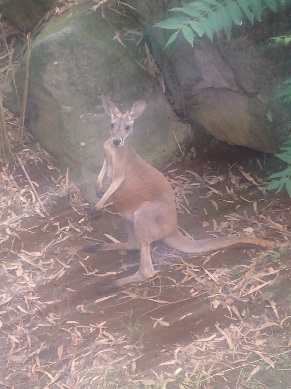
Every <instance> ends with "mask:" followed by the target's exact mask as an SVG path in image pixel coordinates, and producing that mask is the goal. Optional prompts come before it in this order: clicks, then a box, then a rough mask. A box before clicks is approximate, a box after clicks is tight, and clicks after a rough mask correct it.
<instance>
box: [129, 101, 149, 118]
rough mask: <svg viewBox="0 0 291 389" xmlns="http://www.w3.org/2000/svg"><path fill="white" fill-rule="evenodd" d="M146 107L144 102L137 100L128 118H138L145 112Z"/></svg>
mask: <svg viewBox="0 0 291 389" xmlns="http://www.w3.org/2000/svg"><path fill="white" fill-rule="evenodd" d="M146 106H147V103H146V102H145V101H144V100H138V101H136V102H135V103H134V104H133V106H132V109H131V112H130V114H129V116H130V118H131V119H132V120H134V119H136V118H138V117H139V116H140V115H141V114H142V113H143V111H144V110H145V107H146Z"/></svg>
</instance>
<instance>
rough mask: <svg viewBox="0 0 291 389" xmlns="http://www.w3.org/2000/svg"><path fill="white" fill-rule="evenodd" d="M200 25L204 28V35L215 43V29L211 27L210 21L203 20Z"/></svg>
mask: <svg viewBox="0 0 291 389" xmlns="http://www.w3.org/2000/svg"><path fill="white" fill-rule="evenodd" d="M200 23H201V25H202V27H203V28H204V33H205V34H206V35H207V36H208V38H209V39H211V40H212V42H213V35H214V31H213V28H212V26H211V23H210V21H209V19H208V18H201V20H200Z"/></svg>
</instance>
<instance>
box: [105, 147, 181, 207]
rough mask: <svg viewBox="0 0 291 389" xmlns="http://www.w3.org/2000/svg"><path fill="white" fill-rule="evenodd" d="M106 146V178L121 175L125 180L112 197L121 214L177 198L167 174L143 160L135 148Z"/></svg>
mask: <svg viewBox="0 0 291 389" xmlns="http://www.w3.org/2000/svg"><path fill="white" fill-rule="evenodd" d="M107 146H108V147H107V148H106V147H105V155H106V160H107V180H108V182H109V183H111V182H113V181H114V180H115V179H116V178H118V177H122V182H121V184H120V186H119V187H118V188H117V189H116V191H115V192H114V193H113V194H112V196H111V199H112V201H113V203H114V204H115V207H116V208H117V209H118V211H119V212H120V213H121V214H124V213H128V212H129V213H130V212H134V210H135V209H137V208H138V207H139V206H140V204H142V203H144V202H146V201H149V202H153V201H159V200H162V199H163V200H164V199H165V198H170V199H171V201H172V199H173V198H174V195H173V190H172V187H171V185H170V183H169V181H168V180H167V179H166V177H165V176H164V175H163V174H162V173H161V172H160V171H158V170H157V169H155V168H154V167H153V166H151V165H149V164H148V163H147V162H146V161H145V160H144V159H142V158H141V157H140V156H139V155H138V154H137V153H136V152H135V151H134V149H133V148H132V147H130V148H128V149H127V150H126V149H125V148H121V147H120V148H114V147H112V146H110V145H107Z"/></svg>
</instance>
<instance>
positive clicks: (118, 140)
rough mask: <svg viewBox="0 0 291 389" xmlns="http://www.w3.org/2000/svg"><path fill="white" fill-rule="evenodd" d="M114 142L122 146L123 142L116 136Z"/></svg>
mask: <svg viewBox="0 0 291 389" xmlns="http://www.w3.org/2000/svg"><path fill="white" fill-rule="evenodd" d="M112 143H113V144H114V146H116V147H118V146H121V145H122V143H123V142H122V140H121V139H118V138H114V139H113V141H112Z"/></svg>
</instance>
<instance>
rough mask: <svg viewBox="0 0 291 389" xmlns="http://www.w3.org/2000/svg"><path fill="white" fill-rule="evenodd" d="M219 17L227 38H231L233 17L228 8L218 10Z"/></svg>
mask: <svg viewBox="0 0 291 389" xmlns="http://www.w3.org/2000/svg"><path fill="white" fill-rule="evenodd" d="M217 17H218V18H220V20H221V22H222V25H223V30H224V31H225V33H226V36H227V37H228V38H230V35H231V30H232V17H231V15H230V13H229V11H228V9H227V7H221V8H219V9H218V10H217Z"/></svg>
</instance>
